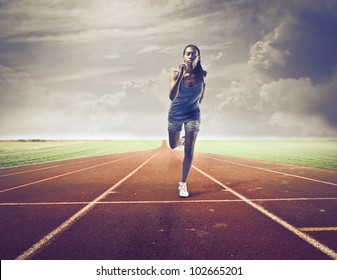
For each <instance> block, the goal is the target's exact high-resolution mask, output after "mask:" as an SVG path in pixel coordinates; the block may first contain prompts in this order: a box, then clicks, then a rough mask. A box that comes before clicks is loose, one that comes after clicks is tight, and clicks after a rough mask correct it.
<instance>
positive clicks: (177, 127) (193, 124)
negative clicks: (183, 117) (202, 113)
mask: <svg viewBox="0 0 337 280" xmlns="http://www.w3.org/2000/svg"><path fill="white" fill-rule="evenodd" d="M182 127H183V123H179V124H174V123H170V122H168V131H169V132H173V133H175V132H178V131H181V129H182ZM184 128H185V131H186V130H187V131H195V132H199V130H200V121H198V120H191V121H186V122H184Z"/></svg>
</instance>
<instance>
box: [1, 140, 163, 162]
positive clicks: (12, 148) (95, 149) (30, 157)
mask: <svg viewBox="0 0 337 280" xmlns="http://www.w3.org/2000/svg"><path fill="white" fill-rule="evenodd" d="M161 145H162V141H160V140H158V141H150V140H144V141H135V140H111V141H110V140H106V141H102V140H101V141H0V168H4V167H10V166H20V165H27V164H35V163H42V162H50V161H58V160H66V159H75V158H84V157H92V156H102V155H109V154H117V153H127V152H136V151H147V150H152V149H156V148H158V147H160V146H161Z"/></svg>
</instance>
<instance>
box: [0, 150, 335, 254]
mask: <svg viewBox="0 0 337 280" xmlns="http://www.w3.org/2000/svg"><path fill="white" fill-rule="evenodd" d="M180 156H181V153H180ZM200 159H201V158H200V157H199V155H196V158H195V165H196V166H198V167H200V165H204V167H205V168H204V167H203V169H202V170H205V171H207V173H211V172H214V171H216V170H217V171H218V172H216V173H214V174H215V175H216V176H217V178H221V180H223V181H221V182H222V183H226V182H228V183H229V184H230V186H231V187H233V188H235V190H236V191H240V192H241V191H243V193H244V194H245V195H246V194H248V195H249V199H250V200H252V201H257V202H256V203H261V205H262V206H263V207H266V208H267V209H268V210H269V211H271V210H272V208H271V207H276V205H279V206H277V207H279V208H278V209H276V213H277V215H279V216H280V217H283V218H284V219H286V221H287V222H290V221H291V222H294V224H296V227H305V226H306V225H305V224H304V222H306V221H307V220H308V217H309V216H310V215H309V216H308V215H306V216H305V215H303V217H301V215H298V213H301V211H303V210H305V206H304V208H302V206H301V207H297V209H296V210H297V212H296V211H290V210H289V209H287V208H284V207H282V203H283V202H287V203H288V202H291V203H294V207H296V205H299V204H298V201H297V200H295V199H298V200H299V201H301V199H302V202H312V201H316V200H317V198H320V199H318V200H317V201H318V202H319V201H320V200H322V201H323V200H324V199H325V200H324V201H325V202H324V203H326V202H327V201H330V202H332V203H335V200H334V198H333V196H332V194H333V192H332V191H331V190H330V189H329V190H328V192H327V193H325V192H320V191H317V190H315V191H314V188H313V187H314V186H311V189H310V192H309V193H308V195H307V197H301V196H300V195H303V194H304V193H305V192H303V190H301V191H299V192H297V193H296V185H295V183H296V184H297V183H298V182H297V181H291V182H290V185H291V186H293V188H288V189H285V188H284V186H283V185H282V184H280V182H282V181H280V180H281V179H282V178H280V176H279V174H274V175H273V176H275V177H273V176H266V178H269V177H273V178H272V180H271V181H273V180H275V184H274V185H273V187H270V186H269V180H263V176H264V175H263V176H262V175H261V174H262V173H261V171H259V172H260V173H259V175H258V174H255V171H254V172H251V175H252V177H250V176H249V172H248V171H247V174H246V173H245V172H244V171H243V169H240V168H237V166H236V167H235V168H233V165H231V167H229V165H223V164H222V163H221V164H219V163H217V164H214V162H213V163H212V161H204V160H200ZM121 168H122V167H121ZM282 168H284V167H282ZM122 169H124V167H123V168H122ZM99 170H100V171H99V172H101V173H100V174H101V176H98V177H96V180H94V179H93V180H92V181H91V182H89V183H88V184H87V185H85V178H83V180H81V178H79V177H74V178H73V179H71V177H69V179H70V181H72V182H73V183H75V182H76V181H78V189H77V191H76V192H74V196H73V197H72V198H76V197H77V198H78V197H81V195H80V191H79V190H80V186H82V189H85V190H88V189H97V188H99V187H92V183H93V182H94V181H96V184H97V186H98V185H100V181H101V180H102V178H106V176H107V172H108V171H107V170H109V169H108V168H105V167H104V166H103V167H102V168H99ZM97 171H98V170H97ZM224 171H228V173H227V172H224ZM180 172H181V161H180V160H179V159H178V158H176V157H173V156H172V153H171V152H170V151H168V149H167V148H166V147H165V148H162V149H161V151H160V154H159V155H158V156H157V157H156V158H154V159H153V160H151V161H150V162H149V163H148V164H147V165H146V166H144V167H143V168H141V169H140V170H138V171H137V173H135V174H134V175H133V176H131V177H129V178H128V179H127V180H125V181H124V182H123V183H122V184H121V185H119V187H118V188H116V189H114V190H113V191H112V192H109V193H107V194H106V196H105V198H103V199H102V200H101V201H97V202H95V203H93V205H95V207H93V208H92V209H91V210H90V211H89V212H88V213H87V214H85V216H83V217H82V218H81V219H79V220H76V222H75V223H74V224H72V226H71V227H69V228H67V229H66V230H65V231H63V232H62V234H61V235H58V237H57V238H56V239H54V240H53V242H52V243H50V244H49V245H48V246H46V247H44V249H43V250H41V251H39V252H38V253H37V254H35V255H34V256H33V258H35V259H329V257H328V256H327V255H326V254H323V253H322V252H320V251H319V250H317V249H316V248H314V247H312V246H311V245H309V244H307V243H306V242H304V241H301V239H299V238H298V237H297V236H295V235H294V234H292V233H291V232H289V231H287V230H285V229H284V228H283V227H282V226H280V225H277V224H276V223H275V222H274V221H272V220H270V219H269V218H267V217H265V216H263V215H261V213H258V212H257V211H256V210H255V209H253V208H252V207H250V206H249V205H247V204H246V203H244V202H242V201H238V199H237V197H235V196H234V195H233V194H231V193H230V192H228V191H223V188H222V187H221V186H219V184H217V183H215V182H214V181H212V180H208V179H207V178H205V177H204V176H203V175H201V174H199V172H198V171H196V170H192V171H191V175H190V179H189V182H188V185H189V190H190V192H191V197H190V198H188V199H180V198H178V196H177V186H178V185H177V182H178V181H179V179H180ZM237 174H241V175H242V176H239V177H236V176H235V175H237ZM243 178H244V180H241V179H243ZM266 178H265V179H266ZM109 179H111V177H110V178H109ZM297 179H299V178H297ZM277 181H278V184H277ZM263 182H264V183H263ZM55 183H56V181H55ZM58 183H59V184H60V188H59V189H58V191H57V192H59V191H60V190H62V185H63V187H64V183H65V182H64V181H60V182H58ZM101 183H102V181H101ZM261 183H262V185H261ZM313 183H315V182H313ZM66 184H67V183H66ZM315 184H316V183H315ZM35 187H36V186H35ZM35 187H34V188H31V189H30V188H29V189H28V188H27V189H26V191H28V190H30V191H32V193H34V192H36V191H37V190H38V189H35ZM300 187H301V186H300ZM331 187H332V186H331ZM53 188H57V185H56V184H55V185H53V187H51V188H50V189H53ZM72 188H74V185H73V186H72V187H69V189H68V190H67V191H66V190H65V189H64V191H62V193H63V195H62V196H61V197H59V199H54V200H53V199H51V200H50V201H51V202H55V203H58V202H60V203H62V202H65V201H63V200H64V199H65V198H66V197H67V196H66V194H67V193H68V192H69V191H70V189H72ZM261 188H262V189H261ZM317 188H318V190H320V189H321V187H319V186H317ZM34 189H35V191H34ZM251 189H253V190H254V191H251ZM333 189H336V188H335V187H334V188H333ZM23 190H24V189H21V190H20V191H19V190H18V193H17V194H16V195H18V194H19V193H21V192H22V191H23ZM285 191H288V192H287V193H286V195H284V196H281V197H279V194H280V193H281V194H282V193H284V192H285ZM256 192H258V195H257V194H256ZM292 192H294V193H292ZM312 192H314V193H320V194H321V197H317V196H316V197H314V196H313V195H312ZM37 193H38V192H37ZM55 194H56V193H55ZM295 194H296V195H295ZM15 197H16V196H13V197H12V198H11V199H13V198H15ZM38 197H39V194H36V195H35V198H34V199H27V202H29V201H30V202H32V203H38V202H40V203H43V202H44V199H45V198H46V197H43V196H42V198H43V199H41V197H40V198H39V199H37V198H38ZM51 197H53V196H52V195H51V196H50V198H51ZM88 197H89V196H87V198H88ZM23 198H24V195H21V197H20V199H17V200H16V201H17V202H19V201H20V200H24V199H23ZM85 198H86V197H82V198H81V199H79V200H78V199H77V200H76V199H73V200H70V199H69V200H68V202H69V203H70V204H53V205H44V204H41V205H30V206H28V205H27V206H22V205H21V206H20V207H18V206H15V205H12V206H6V207H5V206H0V207H1V210H2V215H3V214H4V215H6V213H11V214H10V215H9V216H11V217H14V216H15V215H14V214H13V213H14V212H16V209H19V210H20V209H21V210H22V211H21V212H20V211H19V210H18V213H21V214H19V215H18V216H19V218H20V215H21V216H22V219H21V221H22V222H23V223H24V226H23V227H21V228H22V229H23V230H26V231H27V233H26V234H27V235H28V236H31V237H33V236H34V235H36V233H35V234H34V232H36V231H35V230H36V229H37V230H38V231H39V234H38V235H39V236H41V232H40V231H42V230H43V232H44V233H45V232H46V228H47V225H48V221H47V220H46V219H41V222H39V223H36V224H38V225H39V226H40V227H36V226H34V223H33V225H30V226H29V222H28V221H29V220H30V221H32V220H34V219H35V216H34V215H32V213H36V216H37V217H38V216H39V213H38V211H37V210H36V209H40V210H41V209H49V211H50V209H54V212H53V213H54V215H55V216H59V217H58V218H55V220H57V219H61V218H60V217H62V214H61V212H67V213H68V214H67V216H68V217H69V215H71V214H69V213H70V212H71V213H72V214H73V213H74V212H76V210H75V208H76V207H77V208H76V209H82V208H83V204H81V205H78V204H73V203H71V202H76V201H77V202H82V203H83V202H85V201H89V200H88V199H86V200H85ZM280 198H281V199H282V198H283V199H284V200H283V201H282V200H280ZM335 198H336V196H335ZM11 199H8V202H10V201H11ZM0 201H1V196H0ZM91 202H93V201H91ZM269 204H270V205H269ZM0 205H1V204H0ZM325 205H326V204H325ZM332 205H333V204H332ZM36 207H37V208H36ZM44 207H46V208H44ZM277 207H276V208H277ZM13 209H14V210H15V211H13ZM55 209H56V210H55ZM69 209H71V211H70V210H69ZM24 210H25V211H24ZM69 211H70V212H69ZM77 211H78V210H77ZM27 212H28V213H27ZM273 213H274V212H273ZM45 214H46V216H47V213H45ZM284 214H286V215H289V216H288V217H284V216H282V215H284ZM294 214H296V215H294ZM63 215H64V213H63ZM42 216H43V215H42ZM312 217H314V218H313V219H315V220H316V218H317V216H315V215H314V216H312ZM19 221H20V219H19ZM317 221H319V219H317ZM5 222H7V223H10V220H9V219H8V220H5ZM302 222H303V223H302ZM330 222H331V220H329V219H327V220H326V223H327V224H329V223H330ZM301 223H302V224H301ZM36 224H35V225H36ZM49 224H50V223H49ZM55 224H56V222H54V221H53V225H55ZM330 226H331V225H330ZM48 228H51V226H50V225H48ZM3 230H6V229H5V228H4V227H3V228H2V229H1V231H3ZM13 230H14V231H15V229H14V228H13V227H12V228H11V231H12V232H13ZM330 233H331V232H330ZM316 234H317V233H316V232H314V233H310V236H314V235H316ZM324 236H325V237H324V238H325V239H324V238H323V237H321V236H320V235H319V236H318V237H317V239H318V240H324V241H325V240H326V241H327V242H324V244H327V245H328V246H330V247H332V248H333V245H331V244H330V243H331V241H332V240H334V239H333V235H332V234H331V235H329V236H328V237H326V236H327V235H324ZM21 238H24V234H21ZM32 239H34V238H32ZM11 240H13V238H12V239H10V238H9V239H8V241H9V242H10V241H11ZM35 240H36V236H35ZM30 242H31V241H30ZM329 242H330V243H329ZM8 246H9V248H8V250H10V246H11V245H8ZM8 246H7V247H8ZM18 247H20V246H18ZM26 248H27V247H26ZM7 253H8V252H7ZM17 255H18V254H17ZM9 258H13V256H12V257H9Z"/></svg>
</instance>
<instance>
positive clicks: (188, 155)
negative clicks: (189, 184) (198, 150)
mask: <svg viewBox="0 0 337 280" xmlns="http://www.w3.org/2000/svg"><path fill="white" fill-rule="evenodd" d="M197 136H198V131H193V130H185V155H184V160H183V171H182V177H181V181H182V182H183V183H185V182H186V180H187V177H188V174H189V172H190V169H191V165H192V161H193V154H194V145H195V140H196V139H197Z"/></svg>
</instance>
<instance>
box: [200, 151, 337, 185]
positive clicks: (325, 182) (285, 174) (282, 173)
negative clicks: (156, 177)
mask: <svg viewBox="0 0 337 280" xmlns="http://www.w3.org/2000/svg"><path fill="white" fill-rule="evenodd" d="M200 157H204V158H208V159H213V160H217V161H223V162H227V163H230V164H235V165H240V166H244V167H249V168H253V169H258V170H263V171H266V172H271V173H276V174H281V175H284V176H290V177H295V178H299V179H304V180H308V181H313V182H318V183H322V184H327V185H331V186H337V184H336V183H332V182H327V181H322V180H316V179H313V178H308V177H303V176H298V175H294V174H289V173H285V172H280V171H275V170H271V169H266V168H262V167H257V166H252V165H248V164H243V163H237V162H232V161H229V160H225V159H218V158H212V157H207V156H203V155H200Z"/></svg>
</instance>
